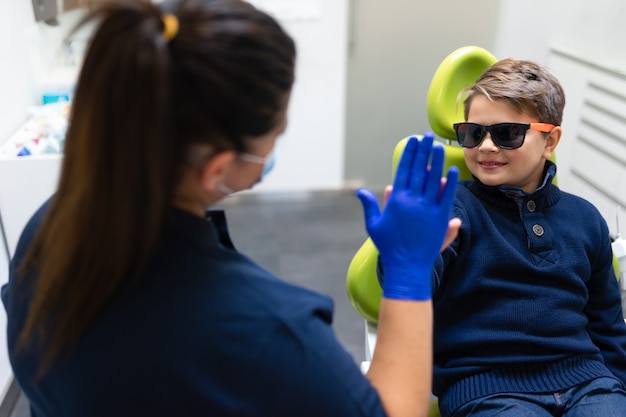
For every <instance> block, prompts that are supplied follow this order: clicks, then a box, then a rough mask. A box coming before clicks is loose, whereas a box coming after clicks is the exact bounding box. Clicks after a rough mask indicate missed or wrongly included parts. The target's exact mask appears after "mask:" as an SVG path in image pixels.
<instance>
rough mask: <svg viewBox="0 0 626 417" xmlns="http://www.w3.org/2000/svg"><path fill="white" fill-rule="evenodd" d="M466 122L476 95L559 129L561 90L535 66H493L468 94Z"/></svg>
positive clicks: (524, 63) (514, 63)
mask: <svg viewBox="0 0 626 417" xmlns="http://www.w3.org/2000/svg"><path fill="white" fill-rule="evenodd" d="M466 91H467V97H466V98H465V101H464V104H465V120H467V116H468V115H469V110H470V106H471V104H472V100H473V99H474V97H476V96H477V95H482V96H485V97H487V98H488V99H489V100H490V101H492V102H493V101H496V100H503V101H506V102H507V103H508V104H509V105H511V106H512V107H513V108H514V109H515V110H517V111H519V112H521V113H526V114H528V115H530V116H532V117H536V118H537V119H539V121H540V122H542V123H551V124H553V125H555V126H560V125H561V121H562V119H563V108H564V107H565V93H564V91H563V87H562V86H561V84H560V83H559V81H558V80H557V79H556V77H555V76H554V75H552V74H550V73H549V72H548V71H547V70H546V69H545V68H543V67H542V66H541V65H539V64H537V63H536V62H532V61H523V60H515V59H510V58H507V59H503V60H501V61H498V62H496V63H495V64H493V65H492V66H490V67H489V68H487V69H486V70H485V72H484V73H483V74H482V75H481V76H480V77H479V78H478V80H477V81H476V83H475V84H474V85H472V86H471V87H469V88H468V89H467V90H466Z"/></svg>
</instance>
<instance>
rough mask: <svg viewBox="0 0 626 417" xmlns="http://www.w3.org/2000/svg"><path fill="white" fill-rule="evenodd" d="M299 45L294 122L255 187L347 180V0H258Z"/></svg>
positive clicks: (330, 184) (334, 184)
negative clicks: (267, 171)
mask: <svg viewBox="0 0 626 417" xmlns="http://www.w3.org/2000/svg"><path fill="white" fill-rule="evenodd" d="M252 3H255V4H257V5H258V6H259V7H260V8H263V9H264V10H266V11H268V12H269V13H271V14H274V15H275V16H276V17H277V18H278V19H279V20H281V21H282V22H283V24H284V26H285V29H286V30H287V31H288V32H289V33H290V34H291V35H292V36H293V37H294V38H295V40H296V43H297V48H298V52H297V54H298V56H297V63H296V82H295V85H294V89H293V93H292V98H291V107H290V111H289V125H288V128H287V131H286V132H285V134H284V135H283V136H282V137H281V138H280V139H279V141H278V145H277V160H276V166H275V168H274V170H273V171H272V172H271V173H270V174H269V175H268V176H267V178H266V179H265V180H264V182H263V183H261V184H259V185H257V186H256V187H255V189H254V191H255V192H256V191H270V190H271V191H307V190H316V189H328V188H331V189H332V188H340V187H342V186H343V158H344V130H345V127H344V120H345V84H346V81H345V77H346V57H347V55H346V44H347V20H348V16H347V9H348V7H347V4H348V0H254V1H252Z"/></svg>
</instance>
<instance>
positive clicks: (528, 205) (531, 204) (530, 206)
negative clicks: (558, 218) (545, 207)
mask: <svg viewBox="0 0 626 417" xmlns="http://www.w3.org/2000/svg"><path fill="white" fill-rule="evenodd" d="M526 208H527V209H528V211H530V212H531V213H532V212H534V211H535V209H536V208H537V205H536V204H535V202H534V201H533V200H530V201H529V202H528V203H526Z"/></svg>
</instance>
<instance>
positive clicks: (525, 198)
mask: <svg viewBox="0 0 626 417" xmlns="http://www.w3.org/2000/svg"><path fill="white" fill-rule="evenodd" d="M464 104H465V119H466V120H467V122H464V123H457V124H455V126H454V127H455V131H456V134H457V139H458V141H459V144H460V145H461V146H463V147H464V148H465V149H464V156H465V162H466V164H467V167H468V168H469V170H470V171H471V172H472V174H473V176H474V180H473V181H465V182H464V183H460V184H459V186H458V191H457V200H456V203H455V206H454V210H453V216H455V217H459V218H460V219H461V220H462V226H461V230H460V232H459V235H458V237H457V239H456V240H455V241H454V242H453V244H452V245H450V246H449V247H448V248H447V249H445V250H444V251H443V252H442V255H441V258H440V260H439V261H438V263H437V265H436V267H435V271H434V290H433V291H434V293H433V302H434V312H435V316H434V317H435V322H434V325H435V326H434V354H435V355H434V356H435V357H434V386H433V391H434V393H435V395H437V396H438V397H439V404H440V408H441V413H442V416H444V417H448V416H454V417H461V416H468V415H471V416H495V415H497V416H500V417H505V416H506V417H512V416H524V417H529V416H568V417H572V416H593V417H600V416H611V417H616V416H626V391H625V389H624V385H625V384H626V325H625V324H624V320H623V314H622V309H621V299H620V292H619V288H618V285H617V282H616V279H615V273H614V272H613V269H612V263H611V261H612V251H611V241H610V238H609V233H608V228H607V225H606V223H605V221H604V219H603V218H602V216H601V215H600V213H599V212H598V211H597V210H596V209H595V208H594V207H593V206H592V205H591V204H590V203H589V202H587V201H585V200H583V199H582V198H580V197H577V196H574V195H571V194H568V193H565V192H563V191H561V190H559V189H558V188H557V187H556V186H555V185H553V184H552V181H553V178H554V176H555V174H556V166H555V164H554V163H553V162H551V161H550V160H549V158H550V157H551V155H552V153H553V152H554V150H555V148H556V146H557V145H558V143H559V140H560V138H561V134H562V130H561V127H560V124H561V119H562V113H563V107H564V105H565V95H564V93H563V89H562V87H561V85H560V84H559V82H558V81H557V80H556V78H555V77H554V76H552V75H551V74H549V73H548V72H547V71H546V70H545V69H544V68H542V67H541V66H539V65H537V64H536V63H533V62H529V61H517V60H511V59H506V60H502V61H500V62H498V63H496V64H494V65H493V66H491V67H490V68H488V69H487V70H486V71H485V72H484V74H483V75H482V76H481V77H480V78H479V79H478V80H477V82H476V84H475V85H473V86H472V87H470V88H469V89H468V95H467V98H466V100H465V103H464Z"/></svg>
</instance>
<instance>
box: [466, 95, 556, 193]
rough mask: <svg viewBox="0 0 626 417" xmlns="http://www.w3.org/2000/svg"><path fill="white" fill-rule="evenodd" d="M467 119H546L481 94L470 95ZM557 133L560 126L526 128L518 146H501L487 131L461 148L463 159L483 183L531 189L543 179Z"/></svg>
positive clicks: (483, 121)
mask: <svg viewBox="0 0 626 417" xmlns="http://www.w3.org/2000/svg"><path fill="white" fill-rule="evenodd" d="M467 121H468V122H472V123H479V124H482V125H492V124H496V123H505V122H515V123H541V122H545V120H537V119H536V118H534V117H530V116H528V115H526V114H524V113H518V112H517V111H516V110H515V109H513V107H511V106H510V105H509V104H508V103H506V102H505V101H503V100H496V101H495V102H491V101H489V99H487V98H486V97H485V96H481V95H479V96H477V97H474V98H473V99H472V102H471V105H470V110H469V113H468V118H467ZM546 136H548V137H547V138H546ZM560 137H561V128H560V127H559V126H557V127H555V128H554V129H552V131H551V132H550V133H549V134H545V133H542V132H539V131H536V130H528V131H527V132H526V138H525V139H524V144H523V145H522V146H521V147H520V148H517V149H500V148H499V147H497V146H496V144H495V143H494V142H493V141H492V140H491V134H490V133H487V134H486V136H485V138H484V139H483V140H482V142H481V143H480V144H479V145H478V146H476V147H474V148H464V150H463V151H464V154H465V163H466V165H467V168H468V169H469V170H470V171H471V172H472V174H474V176H476V177H477V178H478V179H479V180H480V182H482V183H483V184H486V185H491V186H498V185H512V186H516V187H519V188H522V189H523V190H524V191H526V192H527V193H532V192H533V191H535V190H536V189H537V188H538V187H539V185H540V184H541V182H542V181H543V168H544V164H545V160H546V159H549V158H550V156H551V155H552V152H553V151H554V149H555V148H556V145H557V144H558V143H559V139H560Z"/></svg>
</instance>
